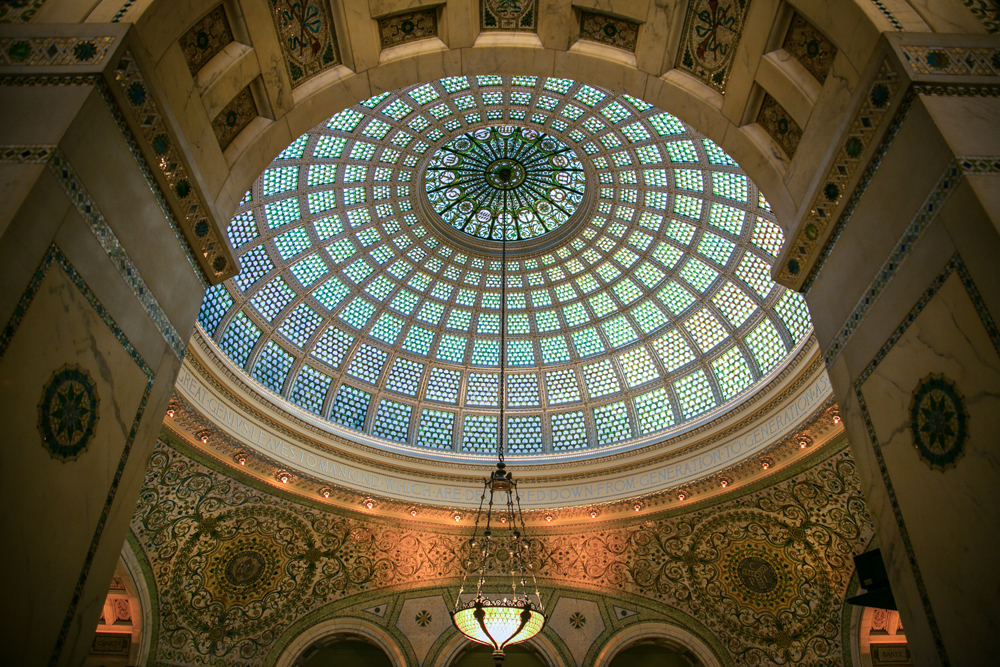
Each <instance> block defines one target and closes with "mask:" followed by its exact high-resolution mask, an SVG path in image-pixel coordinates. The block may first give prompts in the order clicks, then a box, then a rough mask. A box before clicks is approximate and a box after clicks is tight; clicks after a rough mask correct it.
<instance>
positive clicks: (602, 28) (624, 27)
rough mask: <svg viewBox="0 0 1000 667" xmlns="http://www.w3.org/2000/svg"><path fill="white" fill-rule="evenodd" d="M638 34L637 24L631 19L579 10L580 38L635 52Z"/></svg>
mask: <svg viewBox="0 0 1000 667" xmlns="http://www.w3.org/2000/svg"><path fill="white" fill-rule="evenodd" d="M638 36H639V24H638V23H633V22H632V21H626V20H624V19H620V18H616V17H614V16H608V15H607V14H598V13H596V12H588V11H581V12H580V39H587V40H590V41H592V42H600V43H601V44H607V45H608V46H614V47H616V48H619V49H624V50H626V51H632V52H633V53H634V52H635V42H636V38H637V37H638Z"/></svg>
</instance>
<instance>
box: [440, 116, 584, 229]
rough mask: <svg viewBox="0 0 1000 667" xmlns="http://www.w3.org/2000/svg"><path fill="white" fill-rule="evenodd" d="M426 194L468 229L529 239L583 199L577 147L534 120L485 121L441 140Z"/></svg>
mask: <svg viewBox="0 0 1000 667" xmlns="http://www.w3.org/2000/svg"><path fill="white" fill-rule="evenodd" d="M424 172H425V175H424V189H425V190H426V192H427V199H428V200H429V201H430V203H431V206H432V207H433V208H434V211H435V212H436V213H437V214H438V215H439V216H441V219H442V220H444V221H445V222H446V223H448V224H449V225H451V226H452V227H454V228H455V229H457V230H459V231H462V232H465V233H466V234H468V235H470V236H474V237H477V238H483V239H493V240H500V239H501V238H502V237H503V234H504V230H506V236H507V240H508V241H526V240H528V239H533V238H536V237H539V236H542V235H543V234H546V233H548V232H551V231H554V230H556V229H558V228H559V227H561V226H562V225H563V224H565V223H566V222H568V221H569V219H570V217H572V215H573V214H574V213H575V212H576V210H577V208H578V207H579V206H580V203H581V202H582V201H583V194H584V187H585V186H584V174H583V165H582V164H580V160H579V158H577V156H576V153H574V152H573V150H572V149H571V148H570V147H569V146H567V145H566V144H564V143H562V142H561V141H559V140H558V139H556V138H555V137H550V136H548V135H546V134H543V133H541V132H539V131H538V130H536V129H534V128H530V127H515V126H513V125H503V126H499V127H481V128H479V129H477V130H473V131H472V132H469V133H468V134H465V135H462V136H460V137H458V138H456V139H453V140H452V141H449V142H448V143H447V144H445V145H444V146H442V147H441V148H439V149H438V150H437V152H435V153H434V156H433V157H432V158H431V161H430V163H429V164H428V165H427V166H426V167H425V169H424Z"/></svg>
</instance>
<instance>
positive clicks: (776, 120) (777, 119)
mask: <svg viewBox="0 0 1000 667" xmlns="http://www.w3.org/2000/svg"><path fill="white" fill-rule="evenodd" d="M757 122H758V123H759V124H760V126H761V127H763V128H764V129H765V130H767V133H768V134H769V135H771V138H772V139H774V140H775V142H777V144H778V145H779V146H781V149H782V150H783V151H785V153H786V154H787V155H788V157H789V158H792V157H794V156H795V151H796V150H797V149H798V147H799V141H800V140H801V139H802V128H801V127H799V124H798V123H796V122H795V120H793V119H792V117H791V115H790V114H789V113H788V112H787V111H785V109H784V107H782V106H781V105H780V104H778V102H777V101H776V100H775V99H774V98H773V97H771V96H770V95H769V94H768V93H764V102H763V103H762V104H761V105H760V112H759V113H758V114H757Z"/></svg>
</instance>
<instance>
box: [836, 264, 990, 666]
mask: <svg viewBox="0 0 1000 667" xmlns="http://www.w3.org/2000/svg"><path fill="white" fill-rule="evenodd" d="M952 273H957V274H958V276H959V278H960V279H961V281H962V285H963V286H964V287H965V291H966V293H967V294H968V296H969V299H970V300H971V301H972V303H973V306H974V307H975V309H976V314H977V315H978V316H979V319H980V321H981V322H982V324H983V326H984V327H985V328H986V331H987V334H988V335H989V337H990V341H991V342H992V343H993V347H994V348H995V349H996V350H997V352H998V353H1000V330H998V329H997V326H996V324H995V323H994V322H993V318H992V316H991V315H990V313H989V310H988V309H987V307H986V304H985V302H984V301H983V299H982V296H980V294H979V289H978V288H977V287H976V285H975V283H974V282H973V280H972V276H971V275H969V272H968V270H967V269H966V267H965V263H964V262H963V261H962V257H961V256H960V255H959V254H958V253H956V254H955V255H953V256H952V257H951V259H950V260H948V263H947V264H946V265H945V267H944V269H943V270H942V271H941V273H939V274H938V275H937V277H936V278H934V280H933V281H931V284H930V286H929V287H928V288H927V290H926V291H925V292H924V293H923V295H921V297H920V298H919V299H918V300H917V302H916V304H914V306H913V308H911V309H910V312H909V313H907V314H906V317H904V318H903V321H902V322H901V323H900V325H899V326H898V327H896V330H895V331H893V333H892V335H891V336H889V338H888V339H887V340H886V342H885V344H883V345H882V347H881V348H880V349H879V351H878V352H877V353H876V354H875V356H874V357H873V358H872V360H871V361H870V362H869V363H868V365H867V366H866V367H865V369H864V371H862V372H861V374H860V375H859V376H858V378H857V379H856V380H855V381H854V393H855V396H856V397H857V399H858V404H859V406H860V408H861V414H862V415H863V416H864V420H865V427H866V428H867V430H868V437H869V439H870V440H871V443H872V450H873V451H874V453H875V459H876V461H877V462H878V467H879V471H880V472H881V473H882V482H883V484H885V489H886V492H887V494H888V496H889V502H890V504H891V505H892V512H893V515H894V517H895V519H896V524H897V526H898V527H899V533H900V537H901V538H902V540H903V546H904V547H905V549H906V556H907V558H908V559H909V561H910V568H911V569H912V571H913V577H914V580H915V582H916V585H917V591H918V593H919V594H920V601H921V603H922V604H923V607H924V612H925V613H926V614H927V621H928V624H929V625H930V628H931V634H932V636H933V637H934V645H935V646H936V647H937V651H938V657H939V659H940V660H941V664H942V665H949V664H950V662H949V660H948V654H947V651H946V650H945V647H944V642H943V640H942V638H941V630H940V628H939V627H938V624H937V620H936V618H935V616H934V609H933V608H932V607H931V602H930V595H929V594H928V592H927V587H926V585H925V584H924V578H923V575H922V574H921V572H920V566H919V564H918V563H917V558H916V554H915V553H914V549H913V543H912V542H911V541H910V534H909V531H908V530H907V528H906V523H905V521H904V520H903V513H902V510H901V509H900V507H899V501H898V500H897V498H896V491H895V488H894V487H893V485H892V479H891V477H890V476H889V470H888V468H887V467H886V464H885V458H884V457H883V456H882V449H881V445H880V444H879V441H878V436H877V435H876V434H875V426H874V424H873V423H872V419H871V415H870V414H869V413H868V406H867V404H866V403H865V397H864V394H863V393H862V391H861V388H862V386H863V385H864V383H865V382H866V381H867V380H868V378H869V377H870V376H871V375H872V373H874V372H875V370H876V369H877V368H878V366H879V364H881V363H882V361H883V360H884V359H885V357H886V355H887V354H888V353H889V351H890V350H891V349H892V348H893V347H894V346H895V345H896V343H897V342H898V341H899V339H900V338H902V337H903V334H904V333H906V330H907V329H909V328H910V325H911V324H913V322H914V321H915V320H916V319H917V316H919V315H920V313H921V312H922V311H923V309H924V308H925V307H927V304H928V303H930V301H931V299H933V298H934V296H935V295H936V294H937V293H938V291H940V289H941V287H942V286H944V284H945V282H946V281H947V280H948V278H950V277H951V274H952Z"/></svg>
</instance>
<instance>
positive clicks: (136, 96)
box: [115, 50, 232, 282]
mask: <svg viewBox="0 0 1000 667" xmlns="http://www.w3.org/2000/svg"><path fill="white" fill-rule="evenodd" d="M115 80H116V81H117V82H118V86H119V88H120V90H121V92H122V94H123V95H124V96H125V101H126V103H127V104H128V106H129V109H130V110H131V112H132V116H133V118H134V119H135V121H136V123H138V125H139V127H140V128H141V132H142V135H143V138H144V139H145V140H146V142H147V143H148V144H149V146H150V147H151V148H152V150H153V151H154V152H155V153H156V154H158V155H160V156H162V159H160V160H158V161H157V165H158V166H159V168H160V171H161V172H162V173H163V176H164V178H166V180H167V183H168V184H169V186H170V193H171V195H172V196H173V197H174V198H175V199H176V201H177V205H178V206H179V207H180V210H181V211H184V214H185V220H184V222H185V223H186V224H187V227H188V228H189V231H190V232H191V237H192V238H195V239H198V243H199V247H198V248H197V251H198V255H199V256H201V257H204V258H205V265H206V268H207V270H208V271H210V272H211V274H212V276H213V277H214V279H215V281H216V282H219V281H221V280H223V279H224V277H226V274H228V273H231V272H232V271H231V269H232V265H231V263H230V260H229V258H228V257H227V256H226V247H227V246H226V242H225V240H224V239H222V238H220V236H219V234H218V231H217V230H216V229H215V226H214V225H213V224H212V223H211V222H210V220H209V213H208V210H207V207H206V206H205V204H204V203H203V202H202V200H201V196H200V195H199V194H198V191H197V189H196V188H195V187H194V185H193V184H192V182H191V177H190V176H189V175H188V171H187V167H186V166H185V165H184V161H183V160H182V159H181V155H180V152H179V151H178V150H177V146H176V145H175V144H174V142H173V141H172V140H171V138H170V134H169V133H168V131H167V124H166V121H165V120H164V119H163V115H162V114H161V113H160V110H159V108H158V107H157V105H156V102H155V101H153V98H152V95H150V94H149V89H148V87H147V86H146V82H145V81H144V80H143V77H142V72H141V71H140V70H139V64H138V62H136V60H135V57H134V56H133V55H132V52H131V51H130V50H126V51H125V53H124V55H123V56H122V58H121V60H119V61H118V65H117V66H116V67H115Z"/></svg>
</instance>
